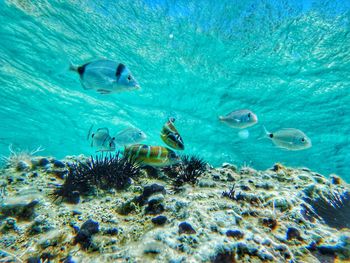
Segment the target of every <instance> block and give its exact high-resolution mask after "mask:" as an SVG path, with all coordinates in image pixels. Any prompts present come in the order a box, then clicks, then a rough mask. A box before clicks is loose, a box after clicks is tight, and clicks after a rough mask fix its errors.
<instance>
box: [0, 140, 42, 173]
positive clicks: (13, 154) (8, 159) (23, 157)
mask: <svg viewBox="0 0 350 263" xmlns="http://www.w3.org/2000/svg"><path fill="white" fill-rule="evenodd" d="M8 150H9V152H10V154H9V156H1V158H0V159H1V160H2V161H3V162H4V163H5V166H7V167H10V166H14V167H16V169H17V170H19V171H21V170H25V169H26V168H29V166H30V163H31V159H32V157H33V156H34V155H35V154H36V153H38V152H42V151H44V150H45V149H43V148H42V147H41V146H39V147H37V148H36V149H33V150H23V149H15V148H14V147H13V145H12V144H10V145H9V147H8Z"/></svg>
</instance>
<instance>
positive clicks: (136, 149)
mask: <svg viewBox="0 0 350 263" xmlns="http://www.w3.org/2000/svg"><path fill="white" fill-rule="evenodd" d="M124 156H126V157H128V158H131V159H132V160H133V161H135V162H137V163H140V165H142V166H144V165H149V166H153V167H164V166H170V165H173V164H176V163H179V162H181V159H180V157H179V156H178V155H177V154H176V153H175V152H174V151H173V150H171V149H169V148H167V147H163V146H150V145H146V144H133V145H130V146H125V148H124Z"/></svg>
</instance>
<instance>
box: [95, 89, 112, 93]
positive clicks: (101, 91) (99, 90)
mask: <svg viewBox="0 0 350 263" xmlns="http://www.w3.org/2000/svg"><path fill="white" fill-rule="evenodd" d="M97 92H98V93H100V94H110V93H111V91H110V90H106V89H98V90H97Z"/></svg>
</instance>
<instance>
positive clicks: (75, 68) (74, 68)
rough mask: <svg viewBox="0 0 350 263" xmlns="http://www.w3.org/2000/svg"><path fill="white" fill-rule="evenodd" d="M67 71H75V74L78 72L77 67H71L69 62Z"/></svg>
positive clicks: (71, 64)
mask: <svg viewBox="0 0 350 263" xmlns="http://www.w3.org/2000/svg"><path fill="white" fill-rule="evenodd" d="M69 70H70V71H75V72H78V67H77V66H75V65H73V63H72V62H69Z"/></svg>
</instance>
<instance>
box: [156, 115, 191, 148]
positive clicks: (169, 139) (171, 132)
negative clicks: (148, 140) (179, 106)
mask: <svg viewBox="0 0 350 263" xmlns="http://www.w3.org/2000/svg"><path fill="white" fill-rule="evenodd" d="M174 122H175V118H172V117H171V118H169V120H168V121H167V122H166V123H165V124H164V126H163V128H162V131H161V133H160V137H161V139H162V140H163V142H165V143H166V144H167V145H168V146H169V147H171V148H173V149H175V150H184V149H185V145H184V142H183V140H182V137H181V135H180V134H179V132H178V131H177V129H176V127H175V125H174Z"/></svg>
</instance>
